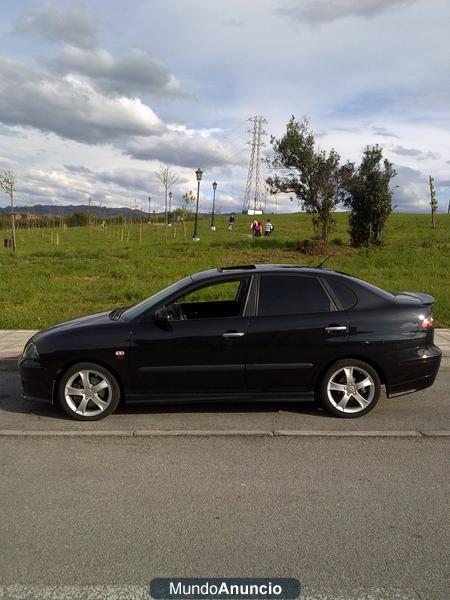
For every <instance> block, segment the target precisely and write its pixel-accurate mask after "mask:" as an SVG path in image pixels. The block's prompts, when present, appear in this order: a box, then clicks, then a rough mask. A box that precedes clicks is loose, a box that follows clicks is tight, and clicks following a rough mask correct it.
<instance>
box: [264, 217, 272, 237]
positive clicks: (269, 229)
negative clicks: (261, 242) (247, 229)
mask: <svg viewBox="0 0 450 600" xmlns="http://www.w3.org/2000/svg"><path fill="white" fill-rule="evenodd" d="M272 231H273V225H272V223H271V221H270V219H267V221H266V222H265V223H264V235H265V236H266V235H270V234H271V233H272Z"/></svg>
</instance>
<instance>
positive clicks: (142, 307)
mask: <svg viewBox="0 0 450 600" xmlns="http://www.w3.org/2000/svg"><path fill="white" fill-rule="evenodd" d="M191 281H192V278H191V277H184V279H180V281H177V282H176V283H172V285H169V286H168V287H166V288H164V289H163V290H160V291H159V292H156V294H153V296H150V298H146V299H145V300H143V301H142V302H139V304H135V305H134V306H130V308H127V310H126V311H125V312H124V313H123V314H122V317H121V318H124V317H125V318H126V319H134V318H135V317H138V316H139V315H141V314H143V313H144V312H146V311H147V310H149V309H150V308H152V306H155V304H158V302H160V301H161V300H163V299H164V298H165V297H166V296H169V295H170V294H172V293H173V292H177V291H178V290H181V289H182V288H183V287H184V286H185V285H187V284H188V283H190V282H191Z"/></svg>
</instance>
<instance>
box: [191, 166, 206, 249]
mask: <svg viewBox="0 0 450 600" xmlns="http://www.w3.org/2000/svg"><path fill="white" fill-rule="evenodd" d="M202 175H203V171H202V170H201V169H200V167H199V168H198V169H197V170H196V171H195V176H196V177H197V204H196V205H195V224H194V234H193V236H192V241H193V242H199V241H200V238H199V237H198V201H199V198H200V181H201V180H202Z"/></svg>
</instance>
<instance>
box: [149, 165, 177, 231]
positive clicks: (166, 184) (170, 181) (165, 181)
mask: <svg viewBox="0 0 450 600" xmlns="http://www.w3.org/2000/svg"><path fill="white" fill-rule="evenodd" d="M155 175H156V177H157V178H158V179H159V181H160V182H161V184H162V186H163V188H164V224H165V225H166V227H167V225H168V207H167V195H168V192H169V190H170V188H171V187H172V186H173V185H175V184H176V183H177V181H179V179H180V178H179V176H178V173H176V172H175V171H173V170H172V169H171V168H170V167H161V168H160V169H159V171H156V172H155Z"/></svg>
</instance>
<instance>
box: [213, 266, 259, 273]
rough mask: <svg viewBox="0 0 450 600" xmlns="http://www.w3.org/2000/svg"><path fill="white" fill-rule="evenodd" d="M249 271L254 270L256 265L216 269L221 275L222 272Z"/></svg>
mask: <svg viewBox="0 0 450 600" xmlns="http://www.w3.org/2000/svg"><path fill="white" fill-rule="evenodd" d="M251 269H256V265H235V266H232V267H217V270H218V271H219V273H223V272H224V271H243V270H251Z"/></svg>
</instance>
